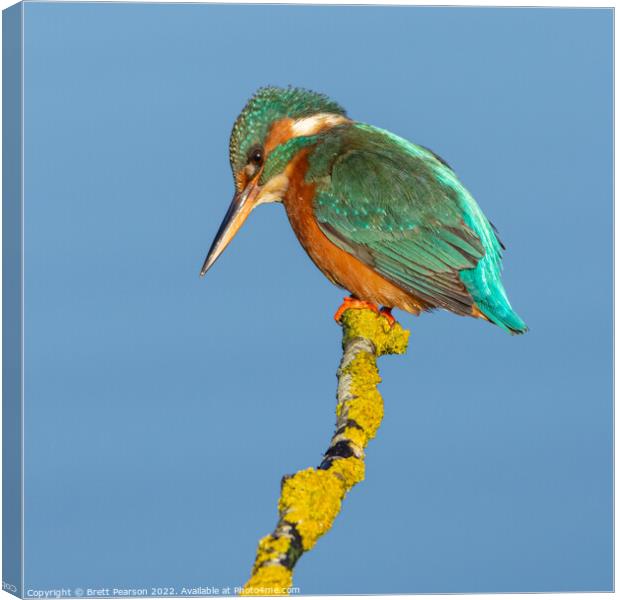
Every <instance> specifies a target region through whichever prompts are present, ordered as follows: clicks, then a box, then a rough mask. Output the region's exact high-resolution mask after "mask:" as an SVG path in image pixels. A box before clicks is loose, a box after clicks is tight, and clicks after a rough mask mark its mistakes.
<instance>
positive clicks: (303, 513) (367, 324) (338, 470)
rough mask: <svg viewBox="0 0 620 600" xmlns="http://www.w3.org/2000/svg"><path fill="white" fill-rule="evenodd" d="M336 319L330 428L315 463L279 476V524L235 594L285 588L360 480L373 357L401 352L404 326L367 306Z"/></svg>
mask: <svg viewBox="0 0 620 600" xmlns="http://www.w3.org/2000/svg"><path fill="white" fill-rule="evenodd" d="M341 324H342V348H343V356H342V360H341V362H340V368H339V369H338V393H337V399H338V404H337V406H336V417H337V420H336V432H335V433H334V435H333V437H332V439H331V443H330V445H329V448H328V450H327V452H326V453H325V455H324V456H323V461H322V462H321V464H320V465H319V467H318V468H316V469H314V468H309V469H305V470H304V471H299V472H298V473H296V474H295V475H292V476H290V475H289V476H285V477H283V478H282V490H281V495H280V501H279V502H278V510H279V513H280V518H279V520H278V524H277V526H276V528H275V530H274V531H273V533H271V534H270V535H268V536H266V537H264V538H263V539H262V540H260V542H259V543H258V550H257V553H256V560H255V562H254V567H253V569H252V576H251V577H250V579H249V581H248V582H247V583H246V584H245V587H244V589H243V591H242V595H247V596H255V595H259V596H266V595H275V596H278V595H286V594H288V593H289V592H288V588H290V587H291V586H292V585H293V568H294V567H295V563H296V562H297V561H298V560H299V558H300V556H301V555H302V554H303V553H304V552H307V551H308V550H310V549H311V548H312V547H313V546H314V545H315V544H316V542H317V540H318V538H319V537H321V536H322V535H323V534H324V533H326V532H327V531H329V530H330V528H331V526H332V524H333V522H334V519H335V518H336V516H337V515H338V513H339V512H340V505H341V503H342V500H343V498H344V497H345V495H346V494H347V492H348V491H349V490H350V489H351V488H352V487H353V486H354V485H355V484H356V483H359V482H360V481H362V480H363V479H364V468H365V465H364V448H365V447H366V445H367V444H368V442H369V441H370V440H371V439H372V438H373V437H375V434H376V433H377V430H378V429H379V425H380V424H381V420H382V419H383V399H382V398H381V394H380V393H379V391H378V390H377V384H378V383H379V382H380V381H381V378H380V377H379V371H378V369H377V358H378V357H379V356H383V355H384V354H404V353H405V352H406V350H407V342H408V339H409V332H408V331H406V330H404V329H403V328H402V327H401V326H400V325H399V324H398V323H395V324H394V325H393V326H390V324H389V322H388V320H387V319H386V318H385V317H384V316H383V315H378V314H377V313H375V312H373V311H372V310H369V309H358V308H356V309H349V310H347V311H345V312H344V314H343V315H342V318H341Z"/></svg>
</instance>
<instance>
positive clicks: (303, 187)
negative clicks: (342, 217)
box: [284, 150, 429, 314]
mask: <svg viewBox="0 0 620 600" xmlns="http://www.w3.org/2000/svg"><path fill="white" fill-rule="evenodd" d="M307 152H308V151H307V150H303V151H302V152H300V153H299V154H298V155H297V157H295V159H294V160H293V161H292V162H291V163H290V164H289V166H288V168H287V175H288V177H289V188H288V192H287V194H286V197H285V198H284V206H285V208H286V213H287V215H288V218H289V221H290V223H291V226H292V228H293V231H294V232H295V235H297V238H298V239H299V241H300V242H301V245H302V246H303V247H304V250H305V251H306V252H307V253H308V255H309V256H310V258H311V259H312V261H313V262H314V264H315V265H316V266H317V267H318V268H319V269H320V270H321V271H322V272H323V273H324V274H325V276H326V277H327V278H328V279H329V280H330V281H332V283H335V284H336V285H339V286H340V287H343V288H345V289H347V290H349V291H350V292H351V293H352V294H353V295H354V296H356V297H357V298H359V299H360V300H368V301H370V302H374V303H375V304H380V305H383V306H387V307H390V308H392V307H396V308H400V309H402V310H406V311H408V312H411V313H415V314H419V313H420V311H422V310H425V309H427V308H429V307H428V305H427V304H426V303H425V302H423V301H422V300H420V299H418V298H415V297H414V296H413V295H412V294H410V293H408V292H406V291H404V290H402V289H400V288H399V287H397V286H396V285H394V284H393V283H391V282H390V281H388V280H387V279H384V278H383V277H381V275H379V274H378V273H376V272H375V271H373V270H372V269H371V268H370V267H368V266H367V265H365V264H364V263H363V262H361V261H360V260H358V259H357V258H355V257H354V256H352V255H351V254H349V253H348V252H345V251H344V250H341V249H340V248H339V247H338V246H336V245H335V244H334V243H332V242H331V241H330V240H329V238H327V236H326V235H325V234H324V233H323V232H322V231H321V229H320V228H319V226H318V224H317V222H316V219H315V216H314V211H313V209H312V200H313V198H314V192H315V185H314V184H311V183H308V182H306V181H305V180H304V175H305V173H306V170H307Z"/></svg>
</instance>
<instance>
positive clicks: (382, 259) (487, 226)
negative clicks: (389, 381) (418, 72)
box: [200, 86, 528, 334]
mask: <svg viewBox="0 0 620 600" xmlns="http://www.w3.org/2000/svg"><path fill="white" fill-rule="evenodd" d="M229 158H230V165H231V168H232V172H233V176H234V183H235V194H234V197H233V200H232V202H231V204H230V206H229V208H228V211H227V212H226V214H225V217H224V219H223V221H222V223H221V225H220V227H219V229H218V231H217V233H216V235H215V238H214V240H213V243H212V244H211V247H210V249H209V252H208V254H207V257H206V259H205V261H204V264H203V266H202V269H201V272H200V274H201V276H204V275H205V274H206V273H207V271H208V270H209V269H210V268H211V267H212V266H213V264H214V263H215V261H216V260H217V259H218V257H219V256H220V255H221V254H222V252H223V251H224V249H225V248H226V247H227V246H228V244H229V243H230V241H231V240H232V239H233V237H234V236H235V235H236V234H237V232H238V231H239V229H240V227H241V226H242V225H243V223H244V222H245V220H246V219H247V217H248V215H249V214H250V213H251V212H252V210H254V209H255V208H256V207H257V206H259V205H261V204H265V203H271V202H278V203H281V204H283V206H284V208H285V210H286V214H287V216H288V219H289V222H290V225H291V227H292V228H293V231H294V233H295V235H296V236H297V238H298V240H299V242H300V243H301V245H302V247H303V248H304V250H305V251H306V253H307V254H308V256H309V257H310V259H311V260H312V261H313V262H314V264H315V265H316V266H317V267H318V268H319V269H320V270H321V271H322V273H323V274H324V275H325V276H326V277H327V279H329V280H330V281H331V282H332V283H333V284H335V285H337V286H339V287H341V288H344V289H345V290H348V291H349V293H350V295H349V296H348V297H346V298H345V299H344V302H343V304H342V306H340V308H339V309H338V311H337V312H336V315H335V318H336V320H337V321H339V320H340V318H341V316H342V314H343V313H344V312H345V311H346V310H348V309H359V308H370V309H372V310H374V311H375V312H377V313H380V314H383V315H384V316H386V318H387V319H388V320H389V322H390V324H393V323H394V317H393V316H392V312H391V311H392V309H394V308H397V309H401V310H404V311H406V312H409V313H412V314H414V315H420V314H421V313H423V312H427V311H433V310H435V309H445V310H448V311H451V312H452V313H455V314H457V315H464V316H471V317H476V318H478V319H483V320H485V321H488V322H490V323H493V324H495V325H497V326H499V327H501V328H502V329H504V330H505V331H507V332H509V333H511V334H521V333H524V332H526V331H527V329H528V328H527V326H526V324H525V322H524V321H523V320H522V319H521V317H519V316H518V315H517V313H516V312H515V311H514V310H513V309H512V307H511V305H510V302H509V300H508V297H507V295H506V291H505V289H504V286H503V284H502V280H501V270H502V254H503V251H504V250H505V247H504V245H503V244H502V242H501V241H500V239H499V236H498V233H497V230H496V229H495V227H494V225H492V224H491V222H490V221H489V220H488V219H487V217H486V216H485V215H484V213H483V212H482V210H481V209H480V207H479V206H478V204H477V203H476V201H475V200H474V198H473V197H472V196H471V194H470V193H469V192H468V191H467V190H466V189H465V187H464V186H463V185H462V183H461V182H460V181H459V179H458V178H457V176H456V174H455V172H454V170H453V169H452V168H451V167H450V166H449V164H448V163H447V162H446V161H445V160H444V159H442V158H441V157H440V156H439V155H437V154H435V153H434V152H433V151H431V150H429V149H428V148H426V147H425V146H421V145H418V144H414V143H412V142H410V141H408V140H406V139H404V138H402V137H400V136H398V135H396V134H394V133H391V132H389V131H387V130H385V129H381V128H379V127H375V126H373V125H369V124H366V123H363V122H359V121H356V120H354V119H352V118H350V117H349V116H348V114H347V112H346V111H345V109H344V108H343V107H342V106H340V104H338V103H337V102H335V101H334V100H332V99H330V98H329V97H328V96H327V95H325V94H322V93H317V92H314V91H311V90H307V89H304V88H299V87H292V86H289V87H273V86H268V87H262V88H260V89H259V90H258V91H256V93H255V94H254V95H253V96H252V97H251V98H250V99H249V100H248V102H247V103H246V105H245V107H244V108H243V110H242V111H241V113H240V114H239V116H238V117H237V119H236V121H235V123H234V126H233V128H232V132H231V136H230V143H229Z"/></svg>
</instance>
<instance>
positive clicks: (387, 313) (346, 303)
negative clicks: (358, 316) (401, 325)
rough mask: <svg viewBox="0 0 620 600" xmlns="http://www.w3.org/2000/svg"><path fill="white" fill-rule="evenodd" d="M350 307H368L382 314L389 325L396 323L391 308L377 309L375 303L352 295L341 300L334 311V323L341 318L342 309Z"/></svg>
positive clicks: (338, 321)
mask: <svg viewBox="0 0 620 600" xmlns="http://www.w3.org/2000/svg"><path fill="white" fill-rule="evenodd" d="M350 308H368V309H370V310H374V311H375V312H376V313H377V314H378V315H383V316H384V317H385V318H386V319H387V320H388V322H389V324H390V327H391V326H392V325H394V323H396V319H395V318H394V317H393V316H392V309H391V308H385V307H383V308H381V310H379V307H378V306H377V305H376V304H373V303H372V302H368V301H366V300H358V299H357V298H353V297H352V296H347V297H346V298H345V299H344V300H343V302H342V304H341V306H340V308H339V309H338V310H337V311H336V314H335V315H334V319H335V321H336V323H340V319H341V318H342V315H343V313H344V311H345V310H349V309H350Z"/></svg>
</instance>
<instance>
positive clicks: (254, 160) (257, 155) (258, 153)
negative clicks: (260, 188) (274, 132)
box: [248, 146, 263, 167]
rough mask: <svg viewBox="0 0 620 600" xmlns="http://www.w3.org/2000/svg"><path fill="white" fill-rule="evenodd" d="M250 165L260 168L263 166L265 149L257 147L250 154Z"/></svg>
mask: <svg viewBox="0 0 620 600" xmlns="http://www.w3.org/2000/svg"><path fill="white" fill-rule="evenodd" d="M248 163H250V164H253V165H256V166H257V167H260V166H261V165H262V164H263V149H262V148H260V147H258V146H256V147H254V148H252V149H251V150H250V151H249V152H248Z"/></svg>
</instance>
